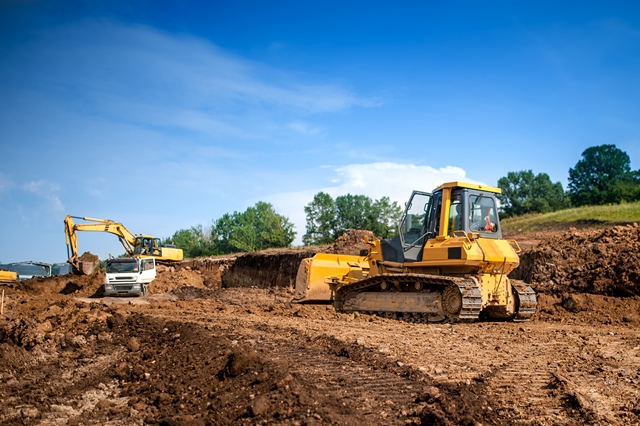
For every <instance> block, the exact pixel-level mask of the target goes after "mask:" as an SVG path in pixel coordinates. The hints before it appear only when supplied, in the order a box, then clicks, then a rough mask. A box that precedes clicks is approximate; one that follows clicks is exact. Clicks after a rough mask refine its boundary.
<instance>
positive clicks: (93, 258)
mask: <svg viewBox="0 0 640 426" xmlns="http://www.w3.org/2000/svg"><path fill="white" fill-rule="evenodd" d="M78 259H80V261H81V262H99V261H100V258H99V257H98V256H97V255H95V254H93V253H90V252H88V251H85V252H84V253H82V256H80V257H79V258H78Z"/></svg>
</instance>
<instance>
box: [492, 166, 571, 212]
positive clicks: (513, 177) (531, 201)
mask: <svg viewBox="0 0 640 426" xmlns="http://www.w3.org/2000/svg"><path fill="white" fill-rule="evenodd" d="M498 187H499V188H500V189H502V193H501V194H498V199H500V204H501V208H502V211H503V214H504V215H505V216H506V217H510V216H519V215H523V214H526V213H547V212H551V211H556V210H560V209H563V208H567V207H568V206H569V201H568V199H567V196H566V194H565V191H564V189H563V188H562V184H561V183H560V182H556V183H553V182H551V179H550V178H549V175H548V174H546V173H538V174H537V175H534V174H533V171H531V170H523V171H519V172H509V173H507V176H506V177H502V178H500V179H499V180H498Z"/></svg>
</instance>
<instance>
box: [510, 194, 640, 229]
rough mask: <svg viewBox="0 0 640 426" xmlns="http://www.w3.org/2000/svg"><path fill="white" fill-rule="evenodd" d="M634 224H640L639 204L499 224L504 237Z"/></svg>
mask: <svg viewBox="0 0 640 426" xmlns="http://www.w3.org/2000/svg"><path fill="white" fill-rule="evenodd" d="M633 222H640V202H634V203H625V204H610V205H606V206H587V207H577V208H572V209H566V210H559V211H557V212H552V213H544V214H540V213H537V214H526V215H523V216H517V217H512V218H508V219H503V220H501V221H500V223H501V225H502V232H503V233H505V234H519V233H522V232H534V231H545V230H558V229H567V228H569V227H571V226H580V227H583V228H584V227H588V226H593V227H598V226H600V227H601V226H607V225H615V224H623V223H633Z"/></svg>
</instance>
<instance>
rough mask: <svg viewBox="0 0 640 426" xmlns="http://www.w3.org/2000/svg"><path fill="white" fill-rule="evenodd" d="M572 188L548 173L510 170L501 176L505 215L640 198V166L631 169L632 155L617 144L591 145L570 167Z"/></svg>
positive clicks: (500, 183) (546, 211)
mask: <svg viewBox="0 0 640 426" xmlns="http://www.w3.org/2000/svg"><path fill="white" fill-rule="evenodd" d="M568 183H569V185H568V190H566V191H565V190H564V188H563V187H562V184H561V183H560V182H556V183H553V182H551V179H550V178H549V175H547V174H546V173H539V174H537V175H534V174H533V171H531V170H524V171H519V172H509V173H508V174H507V176H505V177H502V178H500V179H499V180H498V187H499V188H500V189H502V194H500V195H498V198H499V199H500V203H501V209H502V215H503V216H504V217H512V216H520V215H523V214H527V213H549V212H552V211H557V210H562V209H566V208H569V207H581V206H587V205H592V206H593V205H603V204H618V203H621V202H625V201H627V202H629V201H637V200H640V170H635V171H634V170H632V169H631V160H630V158H629V155H628V154H627V153H626V152H624V151H622V150H621V149H619V148H617V147H616V146H615V145H599V146H592V147H590V148H587V149H586V150H584V152H583V153H582V158H581V159H580V160H579V161H578V162H577V163H576V165H575V166H574V167H572V168H571V169H569V179H568Z"/></svg>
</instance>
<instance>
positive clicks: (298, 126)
mask: <svg viewBox="0 0 640 426" xmlns="http://www.w3.org/2000/svg"><path fill="white" fill-rule="evenodd" d="M287 127H288V128H289V129H291V130H293V131H294V132H296V133H300V134H303V135H307V136H316V135H318V134H320V129H319V128H318V127H313V126H311V125H309V123H305V122H304V121H292V122H291V123H289V124H288V126H287Z"/></svg>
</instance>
